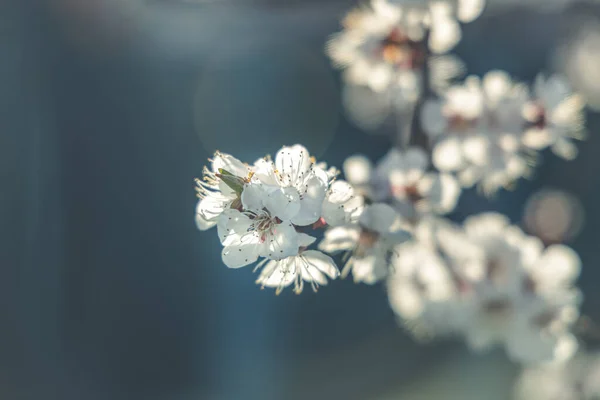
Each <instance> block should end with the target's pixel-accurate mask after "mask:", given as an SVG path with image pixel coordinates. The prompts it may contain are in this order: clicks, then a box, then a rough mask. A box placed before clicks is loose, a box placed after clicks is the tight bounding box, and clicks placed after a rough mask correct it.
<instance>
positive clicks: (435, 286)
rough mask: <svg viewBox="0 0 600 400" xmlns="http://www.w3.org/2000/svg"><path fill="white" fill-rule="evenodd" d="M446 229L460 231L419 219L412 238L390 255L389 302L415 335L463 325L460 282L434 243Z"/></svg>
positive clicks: (441, 222) (436, 220) (428, 333)
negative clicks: (440, 232) (441, 231)
mask: <svg viewBox="0 0 600 400" xmlns="http://www.w3.org/2000/svg"><path fill="white" fill-rule="evenodd" d="M446 229H448V230H449V234H452V235H456V234H457V233H459V234H460V232H458V230H457V229H454V228H453V227H452V225H451V224H448V223H444V222H443V221H442V220H439V219H425V220H422V221H421V222H420V223H419V224H418V226H417V227H416V229H415V231H414V236H415V239H414V240H410V241H407V242H405V243H402V244H400V245H398V246H397V247H396V249H395V253H394V254H395V255H394V256H393V257H392V272H391V273H390V276H389V278H388V279H387V289H388V290H387V292H388V298H389V301H390V305H391V307H392V309H393V310H394V312H395V313H396V314H397V315H398V317H399V319H400V321H401V322H402V323H403V324H404V325H405V326H406V327H408V328H409V330H410V331H411V332H412V333H413V334H414V335H415V336H416V337H417V338H421V337H427V336H433V335H443V334H447V333H452V332H456V331H457V330H458V329H459V328H460V327H461V326H462V324H464V321H461V320H460V316H461V314H460V308H461V294H460V291H461V285H460V282H459V281H458V280H457V279H456V278H457V277H456V276H455V274H454V272H453V270H452V269H451V268H449V265H448V264H447V261H446V259H445V257H444V255H443V254H442V253H441V252H440V251H439V247H438V246H439V245H438V243H437V241H438V240H439V239H438V237H437V236H438V234H439V231H440V230H446ZM454 237H456V236H454Z"/></svg>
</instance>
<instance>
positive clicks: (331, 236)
mask: <svg viewBox="0 0 600 400" xmlns="http://www.w3.org/2000/svg"><path fill="white" fill-rule="evenodd" d="M359 236H360V229H359V227H358V226H356V225H354V226H337V227H335V228H331V229H328V230H326V231H325V237H324V238H323V240H322V241H321V242H320V243H319V249H320V250H323V251H325V252H327V253H335V252H338V251H345V250H351V249H353V248H354V247H355V246H356V244H357V243H358V238H359Z"/></svg>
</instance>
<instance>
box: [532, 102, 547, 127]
mask: <svg viewBox="0 0 600 400" xmlns="http://www.w3.org/2000/svg"><path fill="white" fill-rule="evenodd" d="M547 123H548V121H547V118H546V110H544V107H542V106H540V105H536V106H535V110H534V113H533V121H532V125H533V126H534V127H536V128H537V129H544V128H545V127H546V125H547Z"/></svg>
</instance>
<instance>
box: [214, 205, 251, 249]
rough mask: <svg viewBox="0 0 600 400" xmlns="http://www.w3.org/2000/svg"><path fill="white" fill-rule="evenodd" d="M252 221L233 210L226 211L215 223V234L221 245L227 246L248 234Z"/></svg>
mask: <svg viewBox="0 0 600 400" xmlns="http://www.w3.org/2000/svg"><path fill="white" fill-rule="evenodd" d="M251 226H252V220H251V219H250V218H248V217H247V216H246V215H244V214H242V213H241V212H239V211H238V210H235V209H231V208H230V209H227V210H225V211H224V212H223V214H221V216H220V217H219V219H218V223H217V232H218V234H219V240H220V241H221V244H223V245H224V246H227V245H229V244H232V243H237V242H238V241H240V240H241V237H242V236H244V235H246V236H249V234H250V235H252V233H250V231H251Z"/></svg>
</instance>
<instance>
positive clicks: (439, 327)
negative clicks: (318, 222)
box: [387, 213, 581, 364]
mask: <svg viewBox="0 0 600 400" xmlns="http://www.w3.org/2000/svg"><path fill="white" fill-rule="evenodd" d="M397 252H398V257H397V258H395V259H394V261H393V268H392V271H393V273H392V274H391V275H390V277H389V279H388V281H387V289H388V295H389V299H390V304H391V306H392V308H393V310H394V311H395V312H396V313H397V315H398V317H399V318H400V319H401V320H402V321H403V323H404V324H406V325H407V326H408V327H409V328H411V330H412V332H413V333H415V334H417V335H424V334H439V335H455V336H456V335H458V336H461V337H464V339H465V341H466V342H467V344H468V345H469V346H470V347H471V348H472V349H474V350H483V349H487V348H490V347H492V346H494V345H498V344H501V345H503V346H504V347H505V348H506V351H507V353H508V355H509V356H510V357H511V358H512V359H513V360H515V361H517V362H521V363H526V364H529V363H537V362H549V361H560V360H565V359H568V358H569V357H571V356H572V355H573V354H574V352H575V350H576V349H577V341H576V339H575V338H574V336H573V334H572V333H571V330H572V326H573V324H574V323H575V322H576V321H577V319H578V317H579V312H578V307H579V303H580V301H581V295H580V292H579V290H578V289H577V288H576V287H575V286H574V281H575V280H576V278H577V277H578V275H579V271H580V260H579V257H578V256H577V254H576V253H575V252H574V251H573V250H572V249H570V248H569V247H567V246H565V245H561V244H555V245H551V246H549V247H544V245H543V243H542V242H541V240H539V239H538V238H536V237H533V236H528V235H526V234H525V233H524V232H523V231H522V230H521V229H519V228H518V227H517V226H514V225H510V223H509V221H508V219H507V218H506V217H504V216H503V215H501V214H497V213H484V214H480V215H476V216H472V217H469V218H467V219H466V220H465V222H464V223H463V225H462V226H456V225H454V224H451V223H450V222H447V221H443V220H440V219H436V218H433V219H428V220H423V221H422V222H421V223H420V224H419V225H418V226H417V228H416V229H415V235H414V239H413V240H410V241H407V242H405V243H403V244H401V245H400V246H399V247H398V249H397Z"/></svg>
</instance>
